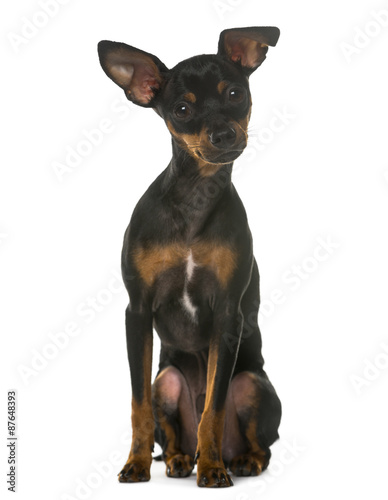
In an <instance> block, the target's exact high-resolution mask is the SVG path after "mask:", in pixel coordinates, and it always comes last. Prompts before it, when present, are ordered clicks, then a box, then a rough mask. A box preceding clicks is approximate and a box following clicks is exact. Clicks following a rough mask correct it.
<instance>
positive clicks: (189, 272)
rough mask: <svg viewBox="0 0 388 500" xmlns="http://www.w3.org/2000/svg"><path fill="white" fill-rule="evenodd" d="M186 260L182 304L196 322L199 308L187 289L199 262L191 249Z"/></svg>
mask: <svg viewBox="0 0 388 500" xmlns="http://www.w3.org/2000/svg"><path fill="white" fill-rule="evenodd" d="M186 262H187V264H186V276H185V286H184V288H183V296H182V299H181V304H182V305H183V308H184V309H185V310H186V312H187V313H189V316H190V317H191V319H192V320H193V321H194V323H196V322H197V309H198V308H197V307H196V306H195V305H194V304H193V303H192V302H191V298H190V295H189V293H188V291H187V285H188V283H189V282H190V280H191V279H192V277H193V274H194V269H195V268H196V267H197V264H196V263H195V262H194V259H193V253H192V251H191V250H190V252H189V255H188V256H187V259H186Z"/></svg>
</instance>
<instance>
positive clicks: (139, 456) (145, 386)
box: [119, 306, 155, 483]
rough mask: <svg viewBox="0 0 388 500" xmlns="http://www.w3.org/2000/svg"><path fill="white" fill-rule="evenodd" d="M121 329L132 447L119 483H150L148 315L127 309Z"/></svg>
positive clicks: (151, 432)
mask: <svg viewBox="0 0 388 500" xmlns="http://www.w3.org/2000/svg"><path fill="white" fill-rule="evenodd" d="M125 327H126V336H127V349H128V360H129V366H130V370H131V383H132V446H131V451H130V453H129V457H128V460H127V463H126V464H125V466H124V468H123V470H122V471H121V472H120V474H119V481H120V482H124V483H129V482H139V481H149V479H150V467H151V462H152V455H151V452H152V450H153V445H154V427H155V426H154V418H153V414H152V404H151V366H152V314H151V311H148V310H146V309H139V310H133V308H132V309H131V306H128V308H127V310H126V321H125Z"/></svg>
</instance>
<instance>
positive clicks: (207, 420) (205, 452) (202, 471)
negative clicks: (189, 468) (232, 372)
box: [197, 344, 233, 488]
mask: <svg viewBox="0 0 388 500" xmlns="http://www.w3.org/2000/svg"><path fill="white" fill-rule="evenodd" d="M217 359H218V345H217V344H212V345H211V346H210V349H209V358H208V371H207V388H206V400H205V409H204V411H203V414H202V418H201V422H200V424H199V427H198V447H197V454H199V457H198V463H197V484H198V486H205V487H208V488H211V487H226V486H232V485H233V482H232V480H231V479H230V477H229V475H228V473H227V472H226V469H225V465H224V462H223V460H222V435H223V430H224V420H225V409H222V410H219V411H216V410H214V409H213V401H214V382H215V375H216V369H217Z"/></svg>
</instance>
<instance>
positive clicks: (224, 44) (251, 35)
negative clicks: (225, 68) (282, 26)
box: [218, 26, 280, 76]
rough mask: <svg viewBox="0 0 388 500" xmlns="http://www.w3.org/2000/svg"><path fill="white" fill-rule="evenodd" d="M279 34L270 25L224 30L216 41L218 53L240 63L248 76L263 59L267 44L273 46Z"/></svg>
mask: <svg viewBox="0 0 388 500" xmlns="http://www.w3.org/2000/svg"><path fill="white" fill-rule="evenodd" d="M279 36H280V30H279V28H275V27H272V26H263V27H257V28H235V29H228V30H224V31H222V33H221V35H220V39H219V42H218V55H219V56H222V57H225V58H227V59H229V60H230V61H231V62H233V63H236V64H239V65H241V67H242V69H243V71H244V73H245V74H246V75H247V76H249V75H250V74H251V73H253V71H255V69H256V68H258V67H259V66H260V64H261V63H262V62H263V61H264V59H265V57H266V53H267V50H268V45H270V46H271V47H274V46H275V45H276V43H277V41H278V39H279Z"/></svg>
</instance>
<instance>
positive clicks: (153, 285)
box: [98, 27, 281, 487]
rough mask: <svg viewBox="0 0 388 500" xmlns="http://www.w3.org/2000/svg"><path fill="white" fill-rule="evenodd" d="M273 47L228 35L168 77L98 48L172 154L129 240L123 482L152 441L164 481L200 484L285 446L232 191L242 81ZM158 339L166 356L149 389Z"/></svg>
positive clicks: (251, 261)
mask: <svg viewBox="0 0 388 500" xmlns="http://www.w3.org/2000/svg"><path fill="white" fill-rule="evenodd" d="M278 38H279V30H278V29H277V28H274V27H252V28H240V29H227V30H224V31H223V32H222V33H221V35H220V39H219V45H218V53H217V55H199V56H195V57H192V58H190V59H187V60H184V61H182V62H180V63H179V64H177V65H176V66H175V67H174V68H173V69H168V68H167V67H166V66H165V65H164V64H163V63H162V62H161V61H160V60H159V59H158V58H157V57H155V56H154V55H152V54H149V53H147V52H144V51H142V50H139V49H136V48H134V47H131V46H129V45H126V44H124V43H117V42H110V41H102V42H100V43H99V45H98V53H99V58H100V63H101V66H102V68H103V70H104V71H105V73H106V74H107V75H108V77H109V78H111V79H112V80H113V81H114V82H115V83H116V84H117V85H118V86H120V87H121V88H122V89H123V90H124V92H125V95H126V97H127V98H128V99H129V100H130V101H132V102H133V103H135V104H137V105H139V106H143V107H145V108H152V109H154V110H155V111H156V113H157V114H158V115H160V116H161V117H162V118H163V120H164V121H165V122H166V125H167V127H168V130H169V131H170V133H171V136H172V151H173V154H172V159H171V161H170V163H169V165H168V167H167V168H166V169H165V170H164V171H163V172H162V173H161V174H160V175H159V176H158V177H157V179H156V180H155V181H154V182H153V183H152V184H151V186H150V187H149V188H148V190H147V191H146V193H145V194H144V195H143V196H142V198H141V199H140V201H139V202H138V204H137V206H136V208H135V210H134V212H133V215H132V218H131V221H130V224H129V226H128V228H127V231H126V233H125V236H124V246H123V252H122V275H123V280H124V283H125V286H126V288H127V290H128V294H129V299H130V304H129V306H128V308H127V309H126V340H127V350H128V359H129V365H130V372H131V384H132V446H131V450H130V453H129V458H128V461H127V462H126V464H125V465H124V468H123V470H122V471H121V472H120V473H119V481H121V482H125V483H130V482H139V481H148V480H149V479H150V466H151V462H152V454H151V453H152V451H153V446H154V441H156V442H157V443H159V444H160V446H161V448H162V455H161V457H162V458H163V460H164V462H165V463H166V474H167V476H168V477H175V478H176V477H185V476H189V475H190V474H191V472H192V470H193V468H194V465H195V463H196V464H197V484H198V486H206V487H226V486H232V484H233V483H232V480H231V478H230V476H229V474H228V472H227V470H229V471H230V472H232V473H233V474H235V475H236V476H256V475H258V474H260V473H261V472H262V471H263V470H265V468H266V467H267V466H268V463H269V459H270V455H271V452H270V446H271V445H272V444H273V443H274V441H275V440H276V439H277V438H278V437H279V436H278V427H279V423H280V418H281V404H280V400H279V398H278V396H277V394H276V392H275V390H274V388H273V386H272V384H271V383H270V381H269V379H268V377H267V374H266V373H265V371H264V369H263V365H264V360H263V357H262V354H261V335H260V330H259V327H258V324H257V314H258V307H259V273H258V268H257V264H256V261H255V258H254V256H253V250H252V237H251V232H250V229H249V226H248V222H247V215H246V212H245V209H244V206H243V204H242V202H241V200H240V198H239V196H238V194H237V192H236V189H235V187H234V186H233V184H232V182H231V173H232V166H233V162H234V160H236V158H237V157H238V156H240V154H241V153H242V152H243V150H244V148H245V146H246V144H247V138H248V135H247V126H248V122H249V118H250V113H251V95H250V91H249V85H248V78H249V76H250V74H251V73H252V72H253V71H255V70H256V68H257V67H258V66H260V64H261V63H262V62H263V61H264V59H265V57H266V53H267V50H268V46H269V45H270V46H275V45H276V42H277V40H278ZM151 144H152V141H151ZM134 147H136V146H134ZM151 147H152V146H151ZM153 329H155V330H156V332H157V333H158V335H159V337H160V340H161V352H160V360H159V371H158V374H157V376H156V379H155V381H154V383H153V384H151V367H152V350H153V347H152V346H153Z"/></svg>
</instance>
